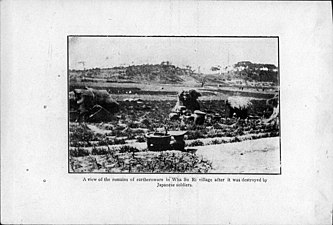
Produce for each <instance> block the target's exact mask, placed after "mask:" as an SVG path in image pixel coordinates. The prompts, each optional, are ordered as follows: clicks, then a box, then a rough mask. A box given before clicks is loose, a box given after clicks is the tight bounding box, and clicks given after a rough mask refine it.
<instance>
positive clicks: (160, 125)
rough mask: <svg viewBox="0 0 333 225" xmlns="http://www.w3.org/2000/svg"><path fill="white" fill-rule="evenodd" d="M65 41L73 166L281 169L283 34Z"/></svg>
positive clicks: (101, 169)
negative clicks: (281, 59)
mask: <svg viewBox="0 0 333 225" xmlns="http://www.w3.org/2000/svg"><path fill="white" fill-rule="evenodd" d="M67 42H68V43H67V45H68V46H67V47H68V115H69V153H68V157H69V172H70V173H193V174H196V173H217V174H281V148H280V107H279V100H280V98H279V93H280V88H279V52H278V49H279V38H278V37H276V36H274V37H260V36H252V37H242V36H235V37H225V36H107V35H105V36H102V35H100V36H89V35H86V36H84V35H80V36H75V35H72V36H68V37H67Z"/></svg>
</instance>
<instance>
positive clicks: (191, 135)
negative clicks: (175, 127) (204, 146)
mask: <svg viewBox="0 0 333 225" xmlns="http://www.w3.org/2000/svg"><path fill="white" fill-rule="evenodd" d="M204 137H205V135H204V134H203V132H202V131H200V130H194V131H192V130H190V131H188V132H187V139H188V140H193V139H198V138H204Z"/></svg>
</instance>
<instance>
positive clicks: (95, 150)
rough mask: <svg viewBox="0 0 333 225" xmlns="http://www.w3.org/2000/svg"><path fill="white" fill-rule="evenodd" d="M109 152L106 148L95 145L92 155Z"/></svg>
mask: <svg viewBox="0 0 333 225" xmlns="http://www.w3.org/2000/svg"><path fill="white" fill-rule="evenodd" d="M107 153H108V150H107V149H105V148H96V147H94V148H93V150H92V151H91V154H92V155H106V154H107Z"/></svg>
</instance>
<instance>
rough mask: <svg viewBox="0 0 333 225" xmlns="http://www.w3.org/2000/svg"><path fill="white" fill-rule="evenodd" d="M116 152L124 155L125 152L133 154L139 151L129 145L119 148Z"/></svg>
mask: <svg viewBox="0 0 333 225" xmlns="http://www.w3.org/2000/svg"><path fill="white" fill-rule="evenodd" d="M118 151H119V152H120V153H126V152H130V153H133V152H139V149H137V148H136V147H132V146H129V145H123V146H121V147H120V148H119V150H118Z"/></svg>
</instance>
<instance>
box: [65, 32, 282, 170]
mask: <svg viewBox="0 0 333 225" xmlns="http://www.w3.org/2000/svg"><path fill="white" fill-rule="evenodd" d="M71 37H96V38H98V37H111V38H121V37H132V38H139V37H141V38H142V37H149V38H151V37H152V38H161V37H166V38H277V51H278V52H277V53H278V55H277V57H278V83H279V90H278V93H279V123H280V124H279V155H280V162H279V163H280V165H279V173H132V172H123V173H121V172H70V169H69V167H70V164H69V162H70V157H69V148H70V146H69V142H70V141H69V121H70V119H69V117H70V113H69V109H70V106H69V90H70V84H69V39H70V38H71ZM66 69H67V90H66V91H67V95H66V96H67V99H66V101H67V112H66V113H67V137H68V139H67V173H68V174H109V175H114V174H115V175H116V174H117V175H131V174H133V175H134V174H135V175H145V174H146V175H171V174H174V175H185V174H186V175H191V174H192V175H193V174H195V175H282V147H281V124H282V122H281V93H280V90H281V88H280V87H281V74H280V70H281V68H280V39H279V36H213V35H184V36H183V35H67V68H66Z"/></svg>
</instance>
